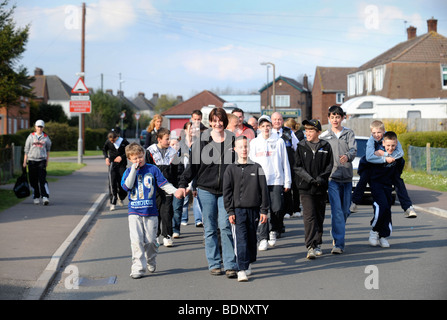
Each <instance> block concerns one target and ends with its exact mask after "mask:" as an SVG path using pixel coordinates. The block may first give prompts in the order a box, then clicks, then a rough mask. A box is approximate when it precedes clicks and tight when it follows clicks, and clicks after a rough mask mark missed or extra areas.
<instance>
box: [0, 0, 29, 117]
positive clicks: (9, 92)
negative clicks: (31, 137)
mask: <svg viewBox="0 0 447 320" xmlns="http://www.w3.org/2000/svg"><path fill="white" fill-rule="evenodd" d="M8 2H9V1H8V0H4V1H2V2H1V3H0V107H5V108H6V109H8V107H10V106H13V105H15V104H16V103H17V101H18V100H19V98H20V97H21V96H22V97H32V96H33V94H32V88H31V86H30V83H31V82H32V81H34V79H33V78H31V77H29V76H28V75H27V73H28V72H27V70H26V68H24V67H22V66H19V67H16V64H17V62H18V60H19V59H20V57H21V55H22V53H23V52H24V51H25V45H26V43H27V41H28V35H29V26H26V27H24V28H16V25H15V23H14V21H13V19H12V15H13V13H14V9H15V6H13V7H12V8H11V9H7V8H6V7H7V5H8Z"/></svg>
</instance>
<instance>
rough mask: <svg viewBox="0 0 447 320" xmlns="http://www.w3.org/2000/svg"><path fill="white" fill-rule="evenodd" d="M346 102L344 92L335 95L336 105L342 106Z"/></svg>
mask: <svg viewBox="0 0 447 320" xmlns="http://www.w3.org/2000/svg"><path fill="white" fill-rule="evenodd" d="M343 102H345V93H344V92H337V93H336V94H335V103H336V104H342V103H343Z"/></svg>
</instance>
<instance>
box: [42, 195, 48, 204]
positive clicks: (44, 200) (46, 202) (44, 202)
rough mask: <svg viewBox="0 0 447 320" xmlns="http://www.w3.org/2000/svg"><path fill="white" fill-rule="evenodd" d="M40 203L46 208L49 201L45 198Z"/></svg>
mask: <svg viewBox="0 0 447 320" xmlns="http://www.w3.org/2000/svg"><path fill="white" fill-rule="evenodd" d="M42 203H43V205H44V206H47V205H49V204H50V200H48V198H47V197H42Z"/></svg>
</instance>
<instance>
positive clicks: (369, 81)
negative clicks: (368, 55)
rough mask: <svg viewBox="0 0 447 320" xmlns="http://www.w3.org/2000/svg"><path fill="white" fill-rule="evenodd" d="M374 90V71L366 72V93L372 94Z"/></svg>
mask: <svg viewBox="0 0 447 320" xmlns="http://www.w3.org/2000/svg"><path fill="white" fill-rule="evenodd" d="M372 90H373V71H372V69H369V70H367V71H366V91H367V92H371V91H372Z"/></svg>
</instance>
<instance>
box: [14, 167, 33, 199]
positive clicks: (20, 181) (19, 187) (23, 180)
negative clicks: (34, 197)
mask: <svg viewBox="0 0 447 320" xmlns="http://www.w3.org/2000/svg"><path fill="white" fill-rule="evenodd" d="M22 170H23V172H22V175H21V176H20V177H18V178H17V180H16V183H15V185H14V189H13V190H14V194H15V195H16V197H17V198H19V199H21V198H26V197H29V195H30V194H31V193H30V191H29V184H28V174H27V172H26V167H24V168H22Z"/></svg>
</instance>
